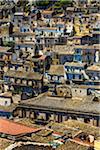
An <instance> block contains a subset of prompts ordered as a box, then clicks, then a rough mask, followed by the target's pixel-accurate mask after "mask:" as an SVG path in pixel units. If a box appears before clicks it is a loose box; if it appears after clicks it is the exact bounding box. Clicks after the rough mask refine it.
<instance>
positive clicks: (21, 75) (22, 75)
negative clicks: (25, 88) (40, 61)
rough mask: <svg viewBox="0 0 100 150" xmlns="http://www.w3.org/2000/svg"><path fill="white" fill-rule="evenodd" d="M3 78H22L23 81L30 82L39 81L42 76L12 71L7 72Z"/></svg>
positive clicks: (34, 73) (35, 73)
mask: <svg viewBox="0 0 100 150" xmlns="http://www.w3.org/2000/svg"><path fill="white" fill-rule="evenodd" d="M4 75H5V76H9V77H15V78H23V79H30V80H32V79H33V80H41V79H42V75H41V74H39V73H37V72H26V71H14V70H9V71H8V72H6V73H5V74H4Z"/></svg>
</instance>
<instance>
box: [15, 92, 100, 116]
mask: <svg viewBox="0 0 100 150" xmlns="http://www.w3.org/2000/svg"><path fill="white" fill-rule="evenodd" d="M93 98H94V97H93V96H92V95H90V96H85V97H84V98H83V99H82V98H79V97H78V98H77V97H75V98H61V97H49V96H46V95H42V96H41V97H40V96H39V97H37V98H36V99H35V98H32V99H29V100H26V101H22V102H21V103H20V105H19V106H18V107H28V108H30V107H31V108H34V109H38V108H39V109H43V110H46V111H57V112H58V111H59V112H68V111H69V112H75V113H79V114H80V113H83V114H93V115H97V116H98V114H100V108H99V107H100V106H99V103H98V102H94V101H93Z"/></svg>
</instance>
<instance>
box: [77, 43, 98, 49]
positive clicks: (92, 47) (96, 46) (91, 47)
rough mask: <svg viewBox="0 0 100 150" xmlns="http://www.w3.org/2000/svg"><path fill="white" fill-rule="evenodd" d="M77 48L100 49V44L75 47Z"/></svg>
mask: <svg viewBox="0 0 100 150" xmlns="http://www.w3.org/2000/svg"><path fill="white" fill-rule="evenodd" d="M75 48H82V49H85V48H88V49H98V50H99V49H100V44H94V45H75Z"/></svg>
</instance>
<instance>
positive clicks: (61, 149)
mask: <svg viewBox="0 0 100 150" xmlns="http://www.w3.org/2000/svg"><path fill="white" fill-rule="evenodd" d="M66 147H67V150H72V149H75V150H76V149H77V150H88V147H87V146H83V145H80V144H78V143H75V142H72V141H67V142H66V143H65V144H63V145H61V146H59V147H58V148H57V150H66Z"/></svg>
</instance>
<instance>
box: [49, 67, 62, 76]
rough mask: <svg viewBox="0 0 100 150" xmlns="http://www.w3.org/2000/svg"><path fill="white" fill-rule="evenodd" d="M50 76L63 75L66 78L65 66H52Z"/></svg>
mask: <svg viewBox="0 0 100 150" xmlns="http://www.w3.org/2000/svg"><path fill="white" fill-rule="evenodd" d="M49 74H51V75H63V76H64V67H63V65H51V67H50V70H49Z"/></svg>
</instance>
